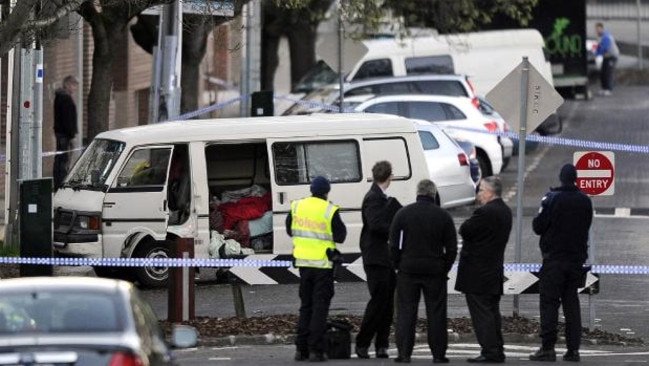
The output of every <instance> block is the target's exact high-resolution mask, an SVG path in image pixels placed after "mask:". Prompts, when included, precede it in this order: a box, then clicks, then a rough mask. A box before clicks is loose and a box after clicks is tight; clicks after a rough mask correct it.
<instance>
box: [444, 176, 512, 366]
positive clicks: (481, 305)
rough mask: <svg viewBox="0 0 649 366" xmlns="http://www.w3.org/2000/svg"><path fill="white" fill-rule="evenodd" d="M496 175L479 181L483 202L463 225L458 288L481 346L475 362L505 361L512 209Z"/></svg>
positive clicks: (479, 197)
mask: <svg viewBox="0 0 649 366" xmlns="http://www.w3.org/2000/svg"><path fill="white" fill-rule="evenodd" d="M501 195H502V183H501V181H500V179H499V178H497V177H487V178H484V179H482V181H481V182H480V188H479V191H478V201H479V202H480V204H481V205H482V206H481V207H479V208H478V209H476V210H475V211H474V212H473V215H471V217H470V218H469V219H467V220H466V221H465V222H464V223H463V224H462V225H461V226H460V235H461V236H462V251H461V252H460V263H459V265H458V269H457V280H456V282H455V289H456V290H457V291H461V292H464V294H465V296H466V303H467V306H468V307H469V313H470V314H471V321H472V323H473V329H474V331H475V334H476V338H477V339H478V343H479V344H480V347H481V348H482V351H481V352H480V356H478V357H476V358H470V359H468V360H467V361H468V362H472V363H502V362H505V351H504V341H503V333H502V319H501V315H500V298H501V296H502V294H503V282H504V277H505V276H504V274H503V262H504V259H505V247H506V246H507V241H508V240H509V234H510V233H511V231H512V211H511V209H510V208H509V207H508V206H507V205H506V204H505V202H504V201H503V200H502V198H501Z"/></svg>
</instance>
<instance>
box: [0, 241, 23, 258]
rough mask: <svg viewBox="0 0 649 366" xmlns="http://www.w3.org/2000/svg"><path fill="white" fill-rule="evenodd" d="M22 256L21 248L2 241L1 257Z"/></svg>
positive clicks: (0, 242) (0, 245) (0, 247)
mask: <svg viewBox="0 0 649 366" xmlns="http://www.w3.org/2000/svg"><path fill="white" fill-rule="evenodd" d="M18 256H20V247H19V246H18V245H15V244H9V243H5V242H4V241H0V257H18Z"/></svg>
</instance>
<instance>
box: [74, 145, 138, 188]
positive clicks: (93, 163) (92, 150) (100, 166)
mask: <svg viewBox="0 0 649 366" xmlns="http://www.w3.org/2000/svg"><path fill="white" fill-rule="evenodd" d="M125 146H126V144H125V143H123V142H121V141H114V140H103V139H95V140H94V141H93V142H92V143H91V144H90V146H88V148H86V150H85V151H84V152H83V154H82V155H81V157H80V158H79V160H78V161H77V162H76V164H74V167H73V168H72V171H71V172H70V174H68V176H67V178H66V180H65V182H64V183H63V187H70V188H73V189H81V188H86V189H88V188H90V189H102V188H103V187H104V185H105V184H106V179H107V178H108V175H109V174H110V172H111V171H112V170H113V167H114V166H115V162H117V159H118V158H119V156H120V155H121V153H122V151H124V147H125Z"/></svg>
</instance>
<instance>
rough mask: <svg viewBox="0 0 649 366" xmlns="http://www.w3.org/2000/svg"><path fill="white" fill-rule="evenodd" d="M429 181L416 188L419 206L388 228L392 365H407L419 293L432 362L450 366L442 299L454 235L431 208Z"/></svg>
mask: <svg viewBox="0 0 649 366" xmlns="http://www.w3.org/2000/svg"><path fill="white" fill-rule="evenodd" d="M436 193H437V188H436V187H435V183H433V182H432V181H431V180H428V179H424V180H422V181H420V182H419V183H418V184H417V201H416V202H415V203H412V204H410V205H408V206H405V207H403V208H402V209H400V210H399V211H398V212H397V214H396V215H395V216H394V220H393V221H392V226H391V227H390V249H391V254H392V261H393V263H394V267H395V268H396V269H397V309H398V311H397V331H396V338H397V349H398V353H399V355H398V357H397V358H396V359H395V360H394V361H395V362H403V363H409V362H410V356H411V355H412V349H413V347H414V344H415V325H416V323H417V309H418V307H419V298H420V295H421V292H422V291H423V293H424V302H425V304H426V320H427V327H428V346H429V347H430V350H431V352H432V354H433V363H448V361H449V360H448V358H446V349H447V348H448V334H447V327H446V324H447V318H446V298H447V289H446V286H447V280H448V277H447V276H448V272H449V271H450V269H451V268H452V267H453V262H454V261H455V257H456V256H457V233H456V231H455V224H454V223H453V219H452V218H451V215H449V213H448V212H446V211H445V210H443V209H441V208H440V207H439V206H437V204H436V203H435V195H436Z"/></svg>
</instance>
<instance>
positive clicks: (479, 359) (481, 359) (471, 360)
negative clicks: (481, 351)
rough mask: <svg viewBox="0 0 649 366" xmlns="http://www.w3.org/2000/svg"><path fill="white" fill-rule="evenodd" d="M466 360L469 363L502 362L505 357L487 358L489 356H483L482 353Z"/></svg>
mask: <svg viewBox="0 0 649 366" xmlns="http://www.w3.org/2000/svg"><path fill="white" fill-rule="evenodd" d="M466 362H469V363H504V362H505V359H504V358H502V359H500V358H498V359H496V358H489V357H485V356H483V355H480V356H478V357H476V358H469V359H468V360H466Z"/></svg>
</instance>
